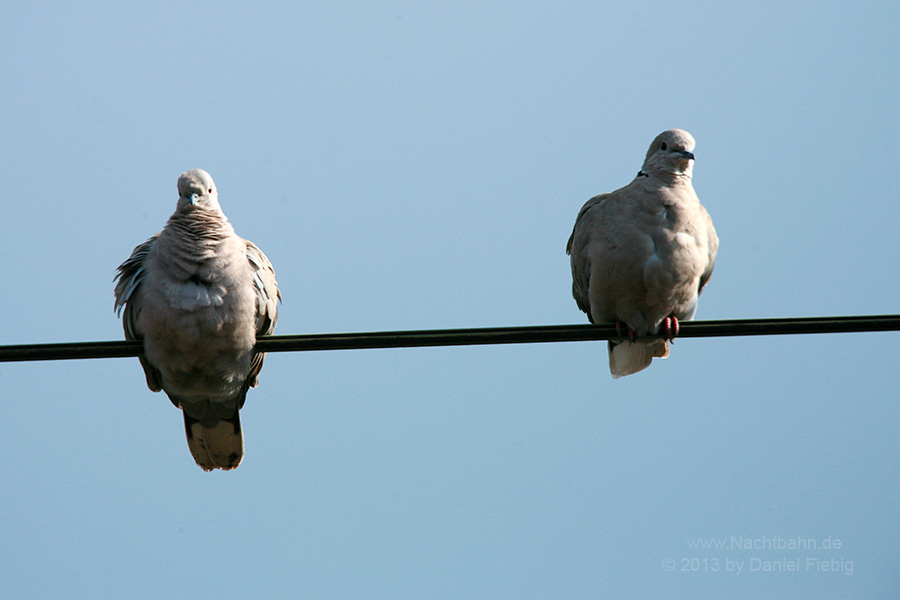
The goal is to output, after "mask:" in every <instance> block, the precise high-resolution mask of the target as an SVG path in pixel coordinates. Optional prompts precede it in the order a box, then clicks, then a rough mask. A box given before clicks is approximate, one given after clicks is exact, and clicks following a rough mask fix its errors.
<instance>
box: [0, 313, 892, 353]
mask: <svg viewBox="0 0 900 600" xmlns="http://www.w3.org/2000/svg"><path fill="white" fill-rule="evenodd" d="M680 325H681V329H680V331H679V333H678V337H679V338H694V337H724V336H745V335H792V334H808V333H853V332H867V331H898V330H900V315H873V316H853V317H804V318H788V319H734V320H718V321H690V322H684V323H681V324H680ZM647 337H663V336H662V335H657V336H647ZM608 339H622V336H621V335H619V334H617V333H616V329H615V327H614V326H612V325H542V326H534V327H488V328H480V329H431V330H420V331H384V332H370V333H319V334H311V335H273V336H266V337H262V338H260V339H259V340H258V341H257V343H256V347H257V349H258V350H260V351H263V352H302V351H314V350H359V349H367V348H422V347H427V346H474V345H484V344H536V343H546V342H587V341H596V340H608ZM142 352H143V347H142V345H141V343H140V342H71V343H61V344H22V345H17V346H0V362H12V361H35V360H70V359H80V358H122V357H128V356H139V355H140V354H141V353H142Z"/></svg>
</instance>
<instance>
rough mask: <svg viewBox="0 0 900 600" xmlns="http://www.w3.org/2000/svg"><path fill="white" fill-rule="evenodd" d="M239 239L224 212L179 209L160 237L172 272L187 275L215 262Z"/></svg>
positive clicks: (163, 251) (164, 254)
mask: <svg viewBox="0 0 900 600" xmlns="http://www.w3.org/2000/svg"><path fill="white" fill-rule="evenodd" d="M236 239H239V238H237V236H236V235H235V233H234V228H232V226H231V223H229V222H228V219H226V218H225V215H224V214H222V211H214V210H196V209H188V210H185V211H181V210H179V211H176V212H175V214H174V215H172V216H171V217H170V218H169V222H168V223H167V224H166V227H165V229H163V230H162V232H160V234H159V238H158V239H157V244H158V245H159V247H160V250H161V252H160V254H161V255H162V256H163V257H165V258H164V260H165V261H166V262H168V263H169V266H170V268H171V269H172V272H173V273H177V274H178V276H179V277H182V278H187V277H189V276H191V275H193V274H195V273H196V272H197V271H198V270H200V269H202V268H203V265H208V264H210V263H215V262H216V260H217V257H219V256H221V254H222V253H223V251H225V250H226V249H227V248H228V245H229V244H233V243H235V240H236Z"/></svg>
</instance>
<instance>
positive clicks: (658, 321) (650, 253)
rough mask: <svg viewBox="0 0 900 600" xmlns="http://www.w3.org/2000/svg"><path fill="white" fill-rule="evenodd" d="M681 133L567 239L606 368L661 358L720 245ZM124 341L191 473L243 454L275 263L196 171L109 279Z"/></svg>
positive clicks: (665, 138) (654, 148) (272, 313)
mask: <svg viewBox="0 0 900 600" xmlns="http://www.w3.org/2000/svg"><path fill="white" fill-rule="evenodd" d="M693 150H694V139H693V138H692V137H691V135H690V134H689V133H688V132H686V131H682V130H680V129H672V130H669V131H664V132H663V133H661V134H659V135H658V136H657V137H656V139H655V140H653V143H652V144H651V145H650V149H649V150H648V151H647V156H646V159H645V160H644V165H643V167H642V168H641V170H640V172H639V173H638V174H637V177H635V179H634V181H632V182H631V183H630V184H628V185H627V186H625V187H623V188H620V189H618V190H616V191H614V192H611V193H609V194H601V195H599V196H595V197H594V198H591V199H590V200H588V202H587V203H586V204H585V205H584V207H582V209H581V212H579V214H578V218H577V220H576V222H575V228H574V230H573V231H572V236H571V237H570V238H569V243H568V245H567V248H566V250H567V252H568V254H569V255H570V256H571V261H572V279H573V283H572V293H573V295H574V296H575V300H576V301H577V303H578V306H579V308H581V310H583V311H584V312H586V313H587V315H588V318H589V319H590V321H591V322H592V323H615V324H616V327H617V329H620V330H621V329H622V328H624V330H625V331H626V333H627V339H623V340H616V341H610V342H609V368H610V371H611V373H612V375H613V377H622V376H625V375H630V374H632V373H636V372H638V371H640V370H642V369H644V368H646V367H647V366H649V365H650V362H651V361H652V360H653V359H654V358H665V357H666V356H668V354H669V344H668V341H667V339H658V338H651V339H641V337H642V336H646V335H648V334H657V333H659V332H660V329H661V328H662V329H664V334H665V336H666V337H667V338H669V339H671V338H672V337H674V336H675V335H676V334H677V332H678V321H679V320H690V319H691V318H693V316H694V312H695V311H696V310H697V299H698V297H699V296H700V292H701V291H703V287H704V286H705V285H706V283H707V282H708V281H709V278H710V275H712V271H713V264H714V263H715V260H716V250H717V248H718V245H719V240H718V238H717V237H716V232H715V229H714V228H713V224H712V220H711V219H710V217H709V215H708V214H707V212H706V210H705V209H704V208H703V207H702V206H701V205H700V201H699V200H698V199H697V195H696V194H695V193H694V188H693V186H692V185H691V174H692V170H693V164H694V154H693ZM116 278H117V280H118V283H117V284H116V290H115V293H116V303H115V306H116V310H117V311H121V310H122V309H123V308H124V314H123V317H122V320H123V325H124V327H125V337H126V338H127V339H129V340H142V341H143V344H144V354H143V355H142V356H141V357H140V361H141V365H142V366H143V368H144V373H145V375H146V377H147V385H148V386H149V388H150V389H151V390H153V391H155V392H158V391H159V390H165V392H166V394H167V395H168V396H169V399H170V400H171V401H172V403H173V404H175V406H177V407H178V408H180V409H182V411H183V413H184V426H185V431H186V433H187V441H188V447H189V448H190V451H191V454H193V456H194V460H195V461H196V462H197V464H198V465H200V467H202V468H203V469H204V470H212V469H217V468H219V469H226V470H227V469H233V468H235V467H237V466H238V465H239V464H240V462H241V459H242V458H243V456H244V438H243V434H242V432H241V422H240V416H239V415H240V412H239V411H240V409H241V407H242V406H243V405H244V399H245V398H246V396H247V390H248V389H249V388H251V387H255V386H256V385H257V383H258V382H259V372H260V369H262V364H263V358H264V357H265V354H263V353H259V352H256V351H255V350H254V347H255V344H256V338H257V336H260V335H269V334H271V333H272V331H273V330H274V329H275V321H276V319H277V317H278V314H277V302H278V300H280V298H281V296H280V293H279V291H278V285H277V283H276V281H275V271H274V269H273V268H272V264H271V263H270V262H269V259H268V258H266V255H265V254H263V253H262V251H261V250H260V249H259V248H257V247H256V245H254V244H253V243H252V242H250V241H248V240H245V239H242V238H240V237H238V235H237V234H236V233H235V232H234V229H233V228H232V226H231V224H230V223H229V222H228V219H227V218H225V214H224V213H223V212H222V209H221V208H220V207H219V200H218V193H217V191H216V185H215V183H213V180H212V177H210V175H209V173H207V172H206V171H203V170H200V169H193V170H191V171H187V172H185V173H182V175H181V176H180V177H179V178H178V205H177V208H176V209H175V214H173V215H172V216H171V217H170V218H169V221H168V223H167V224H166V226H165V228H164V229H163V230H162V231H161V232H160V233H158V234H157V235H155V236H153V237H151V238H150V239H149V240H147V241H146V242H144V243H143V244H141V245H140V246H138V247H137V248H135V249H134V252H133V253H132V255H131V257H130V258H129V259H128V260H126V261H125V262H124V263H122V264H121V265H120V266H119V268H118V272H117V275H116Z"/></svg>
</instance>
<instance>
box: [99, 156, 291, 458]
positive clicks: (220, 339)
mask: <svg viewBox="0 0 900 600" xmlns="http://www.w3.org/2000/svg"><path fill="white" fill-rule="evenodd" d="M116 278H117V279H118V283H117V284H116V290H115V293H116V303H115V307H116V310H117V311H121V310H122V308H123V307H124V314H123V316H122V321H123V325H124V327H125V337H126V338H127V339H129V340H142V341H143V343H144V354H143V355H142V356H141V357H140V361H141V365H142V366H143V367H144V373H145V375H146V376H147V385H148V387H149V388H150V389H151V390H153V391H154V392H158V391H159V390H161V389H162V390H165V392H166V394H167V395H168V396H169V399H170V400H171V401H172V403H173V404H175V406H177V407H178V408H180V409H182V411H183V412H184V427H185V431H186V433H187V441H188V447H189V448H190V451H191V454H193V456H194V460H195V461H196V462H197V464H198V465H200V467H202V468H203V469H204V470H207V471H209V470H212V469H226V470H227V469H233V468H235V467H237V466H238V465H239V464H240V462H241V459H242V458H243V456H244V438H243V434H242V432H241V421H240V416H239V414H240V413H239V411H240V409H241V407H242V406H243V405H244V399H245V397H246V396H247V390H248V389H249V388H251V387H255V386H256V384H257V383H258V382H259V372H260V369H262V365H263V359H264V358H265V354H263V353H259V352H256V351H254V346H255V345H256V337H257V336H259V335H267V334H271V333H272V331H273V330H274V329H275V321H276V319H277V318H278V312H277V302H278V300H280V298H281V296H280V293H279V291H278V285H277V283H276V281H275V271H274V270H273V268H272V264H271V263H270V262H269V259H268V258H266V255H265V254H263V252H262V250H260V249H259V248H257V247H256V246H255V245H254V244H253V243H252V242H250V241H248V240H245V239H242V238H240V237H238V235H237V234H236V233H235V232H234V228H232V226H231V224H230V223H229V222H228V219H227V218H225V214H224V213H223V212H222V209H221V208H220V207H219V200H218V194H217V192H216V184H215V183H213V179H212V177H210V175H209V173H207V172H206V171H203V170H200V169H193V170H190V171H187V172H185V173H182V175H181V176H180V177H179V178H178V205H177V207H176V209H175V214H173V215H172V216H171V217H170V218H169V221H168V223H166V226H165V228H163V230H162V231H161V232H160V233H158V234H157V235H155V236H153V237H151V238H150V239H149V240H147V241H146V242H144V243H143V244H141V245H140V246H138V247H137V248H135V249H134V252H133V253H132V254H131V257H130V258H129V259H128V260H126V261H125V262H124V263H122V264H121V265H120V266H119V268H118V272H117V275H116Z"/></svg>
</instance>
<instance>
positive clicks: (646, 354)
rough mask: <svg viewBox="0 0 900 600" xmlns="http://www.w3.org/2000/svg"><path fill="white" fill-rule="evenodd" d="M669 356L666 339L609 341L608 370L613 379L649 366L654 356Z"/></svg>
mask: <svg viewBox="0 0 900 600" xmlns="http://www.w3.org/2000/svg"><path fill="white" fill-rule="evenodd" d="M667 356H669V343H668V342H666V340H647V341H637V342H613V341H610V342H609V372H610V373H612V376H613V379H618V378H619V377H625V376H626V375H631V374H632V373H637V372H638V371H643V370H644V369H646V368H647V367H649V366H650V362H651V361H652V360H653V359H654V358H666V357H667Z"/></svg>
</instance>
